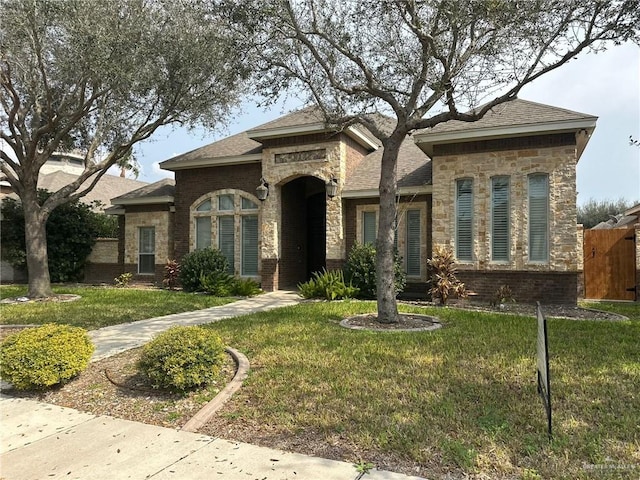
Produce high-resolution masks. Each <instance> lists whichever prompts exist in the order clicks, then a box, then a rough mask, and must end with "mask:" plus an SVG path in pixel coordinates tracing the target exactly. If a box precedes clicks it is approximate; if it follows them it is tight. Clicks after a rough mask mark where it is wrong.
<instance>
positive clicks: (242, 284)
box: [233, 278, 262, 297]
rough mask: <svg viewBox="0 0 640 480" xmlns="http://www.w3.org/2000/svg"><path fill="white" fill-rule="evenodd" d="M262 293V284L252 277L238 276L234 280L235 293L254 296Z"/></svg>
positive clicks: (242, 295)
mask: <svg viewBox="0 0 640 480" xmlns="http://www.w3.org/2000/svg"><path fill="white" fill-rule="evenodd" d="M261 293H262V290H261V289H260V285H258V282H256V281H255V280H252V279H251V278H236V279H234V281H233V295H239V296H241V297H253V296H255V295H259V294H261Z"/></svg>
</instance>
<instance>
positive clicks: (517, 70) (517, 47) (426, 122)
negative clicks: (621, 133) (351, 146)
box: [230, 0, 640, 322]
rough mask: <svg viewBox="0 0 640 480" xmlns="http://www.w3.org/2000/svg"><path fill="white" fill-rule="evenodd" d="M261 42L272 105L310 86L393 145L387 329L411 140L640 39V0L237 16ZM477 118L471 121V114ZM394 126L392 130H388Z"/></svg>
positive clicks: (344, 119)
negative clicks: (589, 55)
mask: <svg viewBox="0 0 640 480" xmlns="http://www.w3.org/2000/svg"><path fill="white" fill-rule="evenodd" d="M231 12H232V13H231V17H230V18H231V19H232V20H233V23H235V24H237V23H238V20H239V19H240V20H242V22H243V25H244V28H245V29H246V31H245V33H246V35H247V38H252V39H253V40H254V42H253V49H254V53H255V55H256V57H257V59H258V60H257V61H258V66H259V69H258V70H259V71H260V75H259V78H258V79H257V80H256V83H257V85H258V87H259V89H260V91H261V92H262V93H263V94H269V95H271V96H272V97H275V96H277V95H280V94H281V91H282V90H283V89H289V91H291V89H300V88H302V89H303V90H304V91H305V92H307V94H308V100H309V101H310V102H313V103H316V104H317V105H319V107H320V108H321V109H322V111H323V112H324V115H325V117H326V121H327V123H328V124H333V125H335V126H337V127H338V128H340V127H345V126H348V125H350V124H353V123H361V124H363V125H364V126H366V127H367V128H368V129H369V130H370V131H371V132H372V133H373V134H374V135H376V136H377V137H378V139H379V140H380V141H381V143H382V145H383V147H384V151H383V156H382V165H381V176H380V184H379V194H380V217H379V227H378V237H377V262H376V263H377V267H376V268H377V281H378V288H377V305H378V319H379V321H382V322H395V321H397V315H398V313H397V305H396V299H395V296H394V293H393V292H394V290H393V225H394V221H395V218H396V196H397V180H396V170H397V168H396V165H397V155H398V150H399V148H400V145H401V143H402V141H403V140H404V139H405V138H406V136H407V135H408V134H410V133H411V132H413V131H415V130H418V129H424V128H430V127H434V126H435V125H437V124H439V123H442V122H446V121H448V120H462V121H466V122H473V121H476V120H478V119H480V118H482V116H483V115H485V114H486V113H487V112H488V111H489V110H491V109H492V108H493V107H495V106H496V105H499V104H500V103H503V102H506V101H509V100H511V99H514V98H516V96H517V94H518V92H519V91H520V90H521V89H522V87H523V86H525V85H527V84H529V83H531V82H533V81H534V80H536V79H537V78H539V77H540V76H542V75H544V74H545V73H547V72H550V71H552V70H554V69H556V68H558V67H560V66H561V65H563V64H565V63H567V62H568V61H570V60H571V59H573V58H574V57H575V56H576V55H578V54H579V53H581V52H583V51H585V50H589V49H591V50H593V49H598V48H604V46H605V45H606V44H607V43H608V42H609V43H618V42H623V41H626V40H628V39H634V40H637V39H638V25H640V18H639V17H640V8H639V5H638V1H637V0H634V1H619V2H595V1H591V2H584V1H582V0H560V1H558V0H538V1H531V2H516V1H512V0H471V1H458V0H425V1H418V0H389V1H384V2H380V1H378V0H347V1H345V2H334V1H332V0H300V1H295V2H293V1H287V0H272V1H270V2H268V1H267V2H264V1H260V2H258V1H256V2H253V3H248V2H243V3H242V4H241V5H240V6H239V7H237V8H235V9H233V8H232V9H231ZM463 111H466V113H462V112H463ZM380 113H382V114H385V115H387V116H389V117H390V118H391V120H392V121H391V125H390V127H389V128H385V127H384V126H383V125H382V122H379V121H376V120H377V119H379V118H380V115H377V114H380Z"/></svg>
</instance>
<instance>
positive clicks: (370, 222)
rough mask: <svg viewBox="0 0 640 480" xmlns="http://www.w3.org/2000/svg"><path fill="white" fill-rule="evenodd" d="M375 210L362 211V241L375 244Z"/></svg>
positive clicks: (376, 229)
mask: <svg viewBox="0 0 640 480" xmlns="http://www.w3.org/2000/svg"><path fill="white" fill-rule="evenodd" d="M376 217H377V212H375V211H374V212H362V243H363V244H365V243H371V244H373V245H375V244H376V236H377V233H378V228H377V226H376V220H377V218H376Z"/></svg>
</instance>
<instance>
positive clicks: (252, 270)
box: [191, 189, 259, 277]
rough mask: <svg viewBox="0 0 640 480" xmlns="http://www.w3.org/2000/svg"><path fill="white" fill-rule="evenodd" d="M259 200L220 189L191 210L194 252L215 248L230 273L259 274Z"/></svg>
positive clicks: (204, 197)
mask: <svg viewBox="0 0 640 480" xmlns="http://www.w3.org/2000/svg"><path fill="white" fill-rule="evenodd" d="M258 204H259V202H258V199H256V198H255V197H253V195H250V194H248V193H246V192H243V191H240V190H229V189H226V190H218V191H215V192H211V193H209V194H207V195H204V196H202V197H200V198H199V199H198V200H196V201H195V202H194V204H193V205H192V207H191V218H192V228H193V230H192V232H193V236H192V241H191V249H192V250H197V249H200V248H207V247H214V248H217V249H219V250H220V251H221V252H222V254H223V255H224V256H225V257H226V258H227V261H228V262H229V273H231V274H234V275H241V276H249V277H255V276H257V275H258V268H259V265H258V263H259V262H258V257H259V253H258V250H259V234H258V225H259V222H258Z"/></svg>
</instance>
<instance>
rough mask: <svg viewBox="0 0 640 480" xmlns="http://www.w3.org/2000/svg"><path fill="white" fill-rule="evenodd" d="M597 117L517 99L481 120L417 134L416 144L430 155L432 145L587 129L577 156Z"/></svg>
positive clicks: (449, 125)
mask: <svg viewBox="0 0 640 480" xmlns="http://www.w3.org/2000/svg"><path fill="white" fill-rule="evenodd" d="M597 119H598V117H596V116H593V115H589V114H586V113H580V112H574V111H572V110H567V109H564V108H558V107H552V106H549V105H543V104H540V103H536V102H530V101H528V100H521V99H519V98H516V99H514V100H510V101H508V102H504V103H501V104H500V105H497V106H495V107H494V108H493V109H491V110H490V111H489V112H487V114H486V115H485V116H484V117H482V118H481V119H480V120H478V121H475V122H463V121H459V120H450V121H448V122H445V123H441V124H439V125H436V126H435V127H433V128H430V129H425V130H420V131H418V132H416V133H415V135H414V138H415V141H416V143H417V144H418V145H419V146H420V148H422V150H424V151H425V152H426V153H427V154H430V155H431V154H433V145H436V144H446V143H460V142H469V141H474V140H489V139H494V138H502V137H514V136H524V135H535V134H548V133H561V132H578V131H581V130H584V131H585V133H586V135H584V136H583V137H584V138H583V139H582V141H579V142H578V157H580V154H581V153H582V150H584V147H585V146H586V143H587V141H588V139H589V136H590V135H591V133H592V132H593V130H594V129H595V126H596V121H597Z"/></svg>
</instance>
